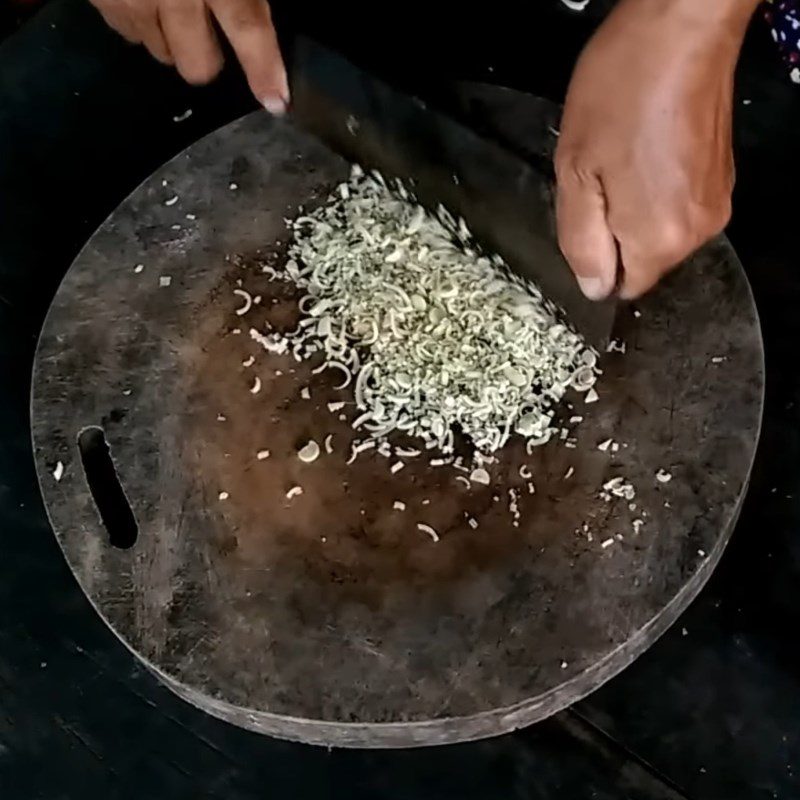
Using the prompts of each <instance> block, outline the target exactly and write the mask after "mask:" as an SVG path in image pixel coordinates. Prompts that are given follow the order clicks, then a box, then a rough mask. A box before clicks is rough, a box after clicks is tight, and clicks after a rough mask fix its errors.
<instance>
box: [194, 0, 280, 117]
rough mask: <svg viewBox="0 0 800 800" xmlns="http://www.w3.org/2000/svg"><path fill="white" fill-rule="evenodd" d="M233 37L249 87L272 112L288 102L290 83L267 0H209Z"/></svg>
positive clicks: (227, 34) (216, 14) (232, 41)
mask: <svg viewBox="0 0 800 800" xmlns="http://www.w3.org/2000/svg"><path fill="white" fill-rule="evenodd" d="M209 4H210V6H211V10H212V11H213V12H214V16H215V17H216V18H217V20H218V21H219V24H220V26H221V27H222V30H223V31H224V32H225V35H226V36H227V37H228V39H229V40H230V43H231V45H232V46H233V49H234V51H235V52H236V56H237V58H238V59H239V63H240V64H241V65H242V69H243V70H244V72H245V75H246V76H247V82H248V84H249V85H250V89H251V91H252V92H253V94H254V95H255V96H256V98H257V99H258V101H259V102H260V103H261V104H262V105H264V106H265V108H266V109H267V110H268V111H270V112H272V113H273V114H282V113H283V112H284V111H285V110H286V108H287V106H288V104H289V84H288V82H287V80H286V68H285V67H284V64H283V59H282V58H281V51H280V47H279V45H278V37H277V35H276V33H275V27H274V26H273V24H272V15H271V13H270V10H269V4H268V3H267V2H266V0H209Z"/></svg>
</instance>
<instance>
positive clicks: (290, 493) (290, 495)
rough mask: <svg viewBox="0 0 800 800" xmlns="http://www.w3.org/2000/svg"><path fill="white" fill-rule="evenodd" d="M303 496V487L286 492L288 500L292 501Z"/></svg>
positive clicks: (293, 487)
mask: <svg viewBox="0 0 800 800" xmlns="http://www.w3.org/2000/svg"><path fill="white" fill-rule="evenodd" d="M301 494H303V487H302V486H292V488H291V489H289V491H288V492H286V499H287V500H291V499H292V498H293V497H299V496H300V495H301Z"/></svg>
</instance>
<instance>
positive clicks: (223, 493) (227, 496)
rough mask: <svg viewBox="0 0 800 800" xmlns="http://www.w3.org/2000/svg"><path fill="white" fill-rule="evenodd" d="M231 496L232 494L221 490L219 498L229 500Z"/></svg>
mask: <svg viewBox="0 0 800 800" xmlns="http://www.w3.org/2000/svg"><path fill="white" fill-rule="evenodd" d="M229 497H230V495H229V494H228V493H227V492H220V493H219V499H220V500H227V499H228V498H229Z"/></svg>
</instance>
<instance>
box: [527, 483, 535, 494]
mask: <svg viewBox="0 0 800 800" xmlns="http://www.w3.org/2000/svg"><path fill="white" fill-rule="evenodd" d="M528 494H536V487H535V486H534V485H533V483H532V482H531V481H528Z"/></svg>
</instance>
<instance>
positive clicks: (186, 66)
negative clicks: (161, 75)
mask: <svg viewBox="0 0 800 800" xmlns="http://www.w3.org/2000/svg"><path fill="white" fill-rule="evenodd" d="M177 67H178V72H179V73H180V75H181V77H182V78H183V79H184V80H185V81H186V82H187V83H192V84H197V85H202V84H205V83H210V82H211V81H213V80H214V78H216V77H217V75H219V72H220V70H221V69H222V58H221V57H220V58H212V57H208V58H205V59H203V60H198V61H192V62H186V61H183V62H179V63H178V64H177Z"/></svg>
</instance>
